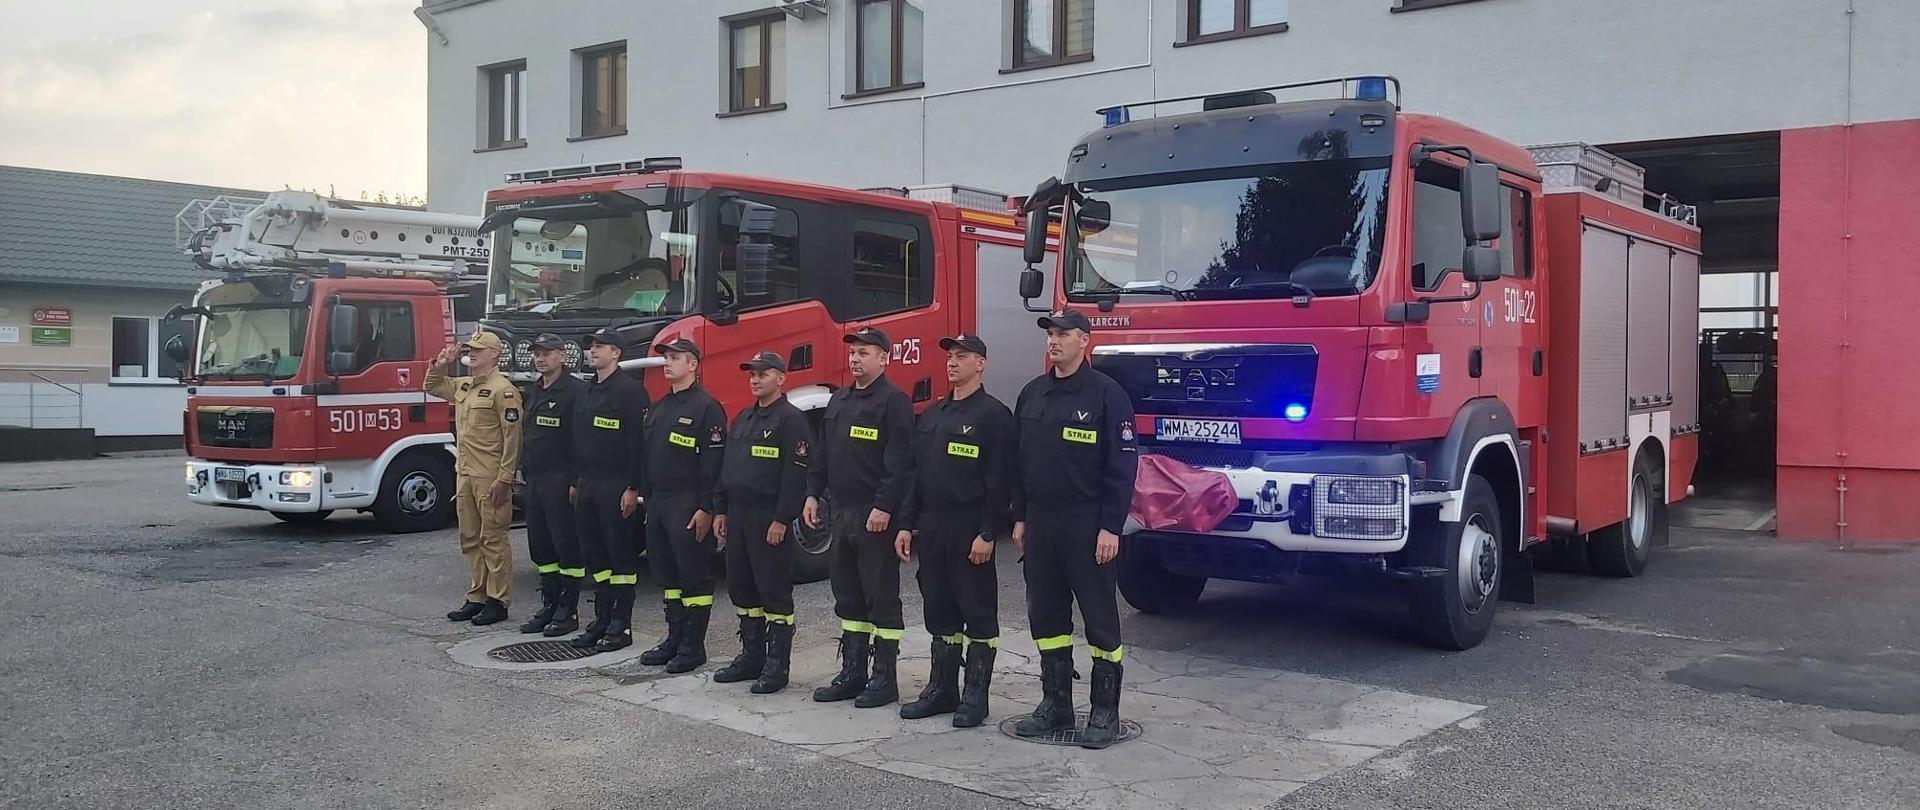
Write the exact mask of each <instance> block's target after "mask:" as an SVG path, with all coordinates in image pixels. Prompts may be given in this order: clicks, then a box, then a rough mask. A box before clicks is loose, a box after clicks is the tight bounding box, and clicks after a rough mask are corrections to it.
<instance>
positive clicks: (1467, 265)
mask: <svg viewBox="0 0 1920 810" xmlns="http://www.w3.org/2000/svg"><path fill="white" fill-rule="evenodd" d="M1460 274H1461V275H1462V276H1464V277H1465V278H1466V280H1468V281H1472V282H1475V283H1485V282H1489V281H1499V280H1500V251H1499V249H1497V248H1492V247H1488V246H1486V245H1468V246H1467V252H1466V255H1465V256H1462V257H1461V260H1460Z"/></svg>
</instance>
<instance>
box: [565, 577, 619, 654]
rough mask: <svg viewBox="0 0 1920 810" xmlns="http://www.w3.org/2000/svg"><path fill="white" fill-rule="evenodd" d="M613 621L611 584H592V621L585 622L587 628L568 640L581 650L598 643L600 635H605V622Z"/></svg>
mask: <svg viewBox="0 0 1920 810" xmlns="http://www.w3.org/2000/svg"><path fill="white" fill-rule="evenodd" d="M612 621H613V586H612V585H608V584H606V583H604V582H597V583H594V586H593V621H591V622H588V623H587V629H586V630H583V631H581V633H580V635H577V636H574V637H573V641H570V642H568V643H569V644H572V645H573V646H575V647H578V648H580V649H582V650H584V649H587V648H588V647H592V646H594V645H596V644H599V643H600V637H601V636H603V635H606V633H607V624H608V623H609V622H612Z"/></svg>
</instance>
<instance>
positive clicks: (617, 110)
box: [576, 42, 627, 138]
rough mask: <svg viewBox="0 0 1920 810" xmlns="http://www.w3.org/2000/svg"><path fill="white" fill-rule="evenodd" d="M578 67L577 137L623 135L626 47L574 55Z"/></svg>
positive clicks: (594, 50)
mask: <svg viewBox="0 0 1920 810" xmlns="http://www.w3.org/2000/svg"><path fill="white" fill-rule="evenodd" d="M576 53H577V54H578V56H579V59H578V61H579V64H580V136H579V137H582V138H601V137H605V136H608V135H625V134H627V44H626V43H624V42H622V43H620V44H618V45H608V46H604V47H599V48H592V49H588V50H583V51H577V52H576Z"/></svg>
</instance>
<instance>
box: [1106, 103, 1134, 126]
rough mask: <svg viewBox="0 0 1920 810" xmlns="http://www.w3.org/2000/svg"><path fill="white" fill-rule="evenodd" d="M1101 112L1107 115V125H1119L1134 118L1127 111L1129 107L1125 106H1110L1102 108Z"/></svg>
mask: <svg viewBox="0 0 1920 810" xmlns="http://www.w3.org/2000/svg"><path fill="white" fill-rule="evenodd" d="M1101 113H1102V114H1104V115H1105V116H1106V117H1107V118H1106V126H1110V127H1117V126H1120V125H1121V124H1124V123H1127V122H1128V121H1129V120H1132V117H1133V116H1131V115H1129V114H1128V113H1127V108H1125V107H1108V108H1107V109H1105V110H1102V111H1101Z"/></svg>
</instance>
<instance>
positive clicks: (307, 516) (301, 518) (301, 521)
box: [271, 509, 333, 526]
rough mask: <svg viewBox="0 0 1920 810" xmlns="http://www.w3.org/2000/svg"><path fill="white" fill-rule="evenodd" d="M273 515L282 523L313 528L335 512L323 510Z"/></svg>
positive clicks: (276, 513)
mask: <svg viewBox="0 0 1920 810" xmlns="http://www.w3.org/2000/svg"><path fill="white" fill-rule="evenodd" d="M271 514H272V515H273V516H274V517H277V518H279V519H280V521H281V522H282V523H288V524H291V525H294V526H312V525H313V524H315V523H319V522H320V521H323V520H326V519H327V516H328V515H331V514H333V510H332V509H322V510H320V511H318V512H273V513H271Z"/></svg>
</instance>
